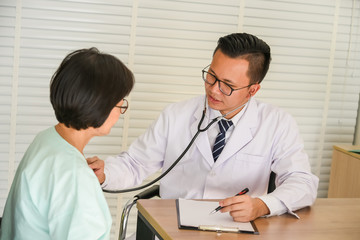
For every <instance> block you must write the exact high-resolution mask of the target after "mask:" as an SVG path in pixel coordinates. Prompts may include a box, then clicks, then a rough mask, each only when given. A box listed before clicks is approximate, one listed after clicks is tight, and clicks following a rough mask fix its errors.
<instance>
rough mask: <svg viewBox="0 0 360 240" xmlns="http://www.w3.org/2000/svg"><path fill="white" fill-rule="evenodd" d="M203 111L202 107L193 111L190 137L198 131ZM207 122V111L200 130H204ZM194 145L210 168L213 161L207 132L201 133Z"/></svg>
mask: <svg viewBox="0 0 360 240" xmlns="http://www.w3.org/2000/svg"><path fill="white" fill-rule="evenodd" d="M203 110H204V109H203V108H202V106H201V105H199V106H198V110H197V111H195V115H194V119H195V120H194V122H193V123H192V125H191V127H190V131H191V135H192V136H195V134H196V132H197V131H198V124H199V122H200V120H201V116H202V112H203ZM208 121H209V111H207V112H206V116H205V118H204V121H203V123H202V125H201V129H203V128H205V127H206V126H207V123H208ZM195 145H196V148H197V149H198V150H199V152H200V153H201V155H202V156H203V158H205V159H206V161H207V162H208V163H209V164H210V166H212V165H213V164H214V159H213V156H212V152H211V148H210V143H209V138H208V135H207V131H205V132H201V133H200V134H199V136H198V137H197V139H196V140H195Z"/></svg>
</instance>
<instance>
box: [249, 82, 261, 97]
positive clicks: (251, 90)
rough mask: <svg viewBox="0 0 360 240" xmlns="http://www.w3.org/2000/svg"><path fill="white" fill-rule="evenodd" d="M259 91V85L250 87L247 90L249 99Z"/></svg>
mask: <svg viewBox="0 0 360 240" xmlns="http://www.w3.org/2000/svg"><path fill="white" fill-rule="evenodd" d="M259 89H260V84H258V83H256V84H254V85H251V86H250V89H249V95H250V97H252V96H254V95H255V94H256V93H257V91H259Z"/></svg>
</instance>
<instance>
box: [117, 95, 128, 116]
mask: <svg viewBox="0 0 360 240" xmlns="http://www.w3.org/2000/svg"><path fill="white" fill-rule="evenodd" d="M115 107H117V108H120V113H121V114H124V113H125V112H126V110H127V109H128V107H129V103H128V101H127V100H126V99H125V98H124V99H123V104H122V105H121V106H115Z"/></svg>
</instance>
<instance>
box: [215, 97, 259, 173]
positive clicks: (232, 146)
mask: <svg viewBox="0 0 360 240" xmlns="http://www.w3.org/2000/svg"><path fill="white" fill-rule="evenodd" d="M257 112H258V110H257V105H256V102H255V101H250V102H249V106H248V108H247V109H246V112H245V113H244V115H243V116H242V118H241V119H240V120H239V121H238V123H237V124H236V126H235V129H234V131H233V132H232V134H231V136H230V138H229V139H228V142H227V143H226V144H225V147H224V150H223V151H222V153H221V154H220V156H219V158H218V159H217V160H216V163H215V167H216V166H219V165H220V164H222V163H223V162H225V161H226V160H227V159H229V158H230V157H232V156H233V155H234V154H235V153H236V152H238V151H239V150H240V149H242V148H243V147H244V146H245V145H246V144H247V143H248V142H250V141H251V140H252V139H253V134H252V131H251V129H252V128H253V127H255V126H256V125H257V121H258V119H257Z"/></svg>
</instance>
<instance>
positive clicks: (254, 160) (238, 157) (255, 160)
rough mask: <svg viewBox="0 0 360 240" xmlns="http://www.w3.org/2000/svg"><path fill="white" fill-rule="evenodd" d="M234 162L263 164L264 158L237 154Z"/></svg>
mask: <svg viewBox="0 0 360 240" xmlns="http://www.w3.org/2000/svg"><path fill="white" fill-rule="evenodd" d="M235 159H236V161H241V162H247V163H254V164H263V163H264V162H265V156H259V155H253V154H247V153H237V154H236V157H235Z"/></svg>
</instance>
